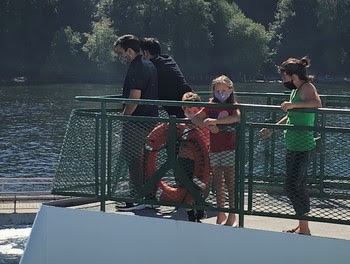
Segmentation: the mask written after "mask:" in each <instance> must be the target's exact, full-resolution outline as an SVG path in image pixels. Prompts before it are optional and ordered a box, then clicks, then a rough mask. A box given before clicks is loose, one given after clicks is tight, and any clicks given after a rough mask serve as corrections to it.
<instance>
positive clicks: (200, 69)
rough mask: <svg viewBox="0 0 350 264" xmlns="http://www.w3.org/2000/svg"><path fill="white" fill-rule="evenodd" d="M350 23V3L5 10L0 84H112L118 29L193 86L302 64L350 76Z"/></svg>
mask: <svg viewBox="0 0 350 264" xmlns="http://www.w3.org/2000/svg"><path fill="white" fill-rule="evenodd" d="M349 21H350V0H337V1H335V0H264V1H256V0H235V1H234V0H210V1H209V0H186V1H181V0H42V1H38V0H3V1H0V38H1V42H0V58H1V60H0V77H1V79H10V78H13V77H15V76H26V77H29V79H39V80H42V79H45V80H46V79H49V80H55V81H57V80H58V81H62V80H74V81H89V80H92V79H93V80H101V79H102V80H107V81H108V80H116V79H117V78H120V77H122V74H123V71H122V69H121V68H120V69H118V67H119V64H118V63H117V62H115V56H114V54H113V52H112V46H113V42H114V40H115V38H116V36H115V34H116V30H117V29H118V35H123V34H135V35H137V36H139V37H157V38H158V39H159V40H160V42H161V43H162V49H163V51H164V52H165V53H170V54H171V55H173V56H174V58H175V59H176V60H177V62H178V63H179V65H180V67H181V68H182V70H183V71H184V72H185V75H186V77H187V78H188V79H197V80H198V79H199V78H202V76H204V75H206V76H209V77H208V78H211V76H212V75H217V74H223V73H224V74H228V75H230V76H231V77H233V78H235V79H236V80H240V79H241V80H242V79H243V76H245V75H252V76H254V75H256V74H264V75H273V74H276V73H275V65H276V64H277V65H279V64H280V63H281V62H282V61H284V60H285V59H287V58H288V57H291V56H293V57H301V56H304V55H309V57H310V58H311V60H312V64H313V67H312V69H313V71H314V72H315V73H316V74H335V75H340V74H343V75H346V74H349V68H350V50H349V49H350V34H349V32H350V23H349ZM191 77H193V78H191Z"/></svg>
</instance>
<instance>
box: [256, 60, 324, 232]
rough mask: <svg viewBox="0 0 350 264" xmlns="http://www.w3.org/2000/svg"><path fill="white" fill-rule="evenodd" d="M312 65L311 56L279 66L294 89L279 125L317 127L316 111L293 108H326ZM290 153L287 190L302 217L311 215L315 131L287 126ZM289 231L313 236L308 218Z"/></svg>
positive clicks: (264, 131)
mask: <svg viewBox="0 0 350 264" xmlns="http://www.w3.org/2000/svg"><path fill="white" fill-rule="evenodd" d="M309 66H310V60H309V59H308V58H307V57H304V58H302V59H296V58H289V59H288V60H286V61H285V62H283V63H282V64H281V66H280V67H279V73H280V74H281V78H282V81H283V84H284V86H285V87H286V88H288V89H290V90H291V94H290V99H289V101H284V102H283V103H282V104H281V109H282V110H283V111H284V112H287V115H285V116H284V117H283V118H282V119H281V120H280V121H278V122H277V124H290V125H296V126H314V122H315V114H314V113H307V112H296V111H292V110H293V109H296V108H319V107H322V104H321V100H320V97H319V95H318V93H317V90H316V88H315V86H314V85H313V84H312V83H311V81H312V76H309V75H307V71H306V69H307V68H308V67H309ZM260 134H261V136H262V137H263V138H267V137H269V136H270V135H271V134H272V131H271V130H269V129H266V128H264V129H262V130H261V131H260ZM284 136H285V141H286V147H287V155H286V167H287V168H286V180H285V186H284V187H285V190H286V192H287V196H288V198H289V199H290V200H291V202H292V205H293V208H294V210H295V212H296V215H298V216H301V217H302V216H304V215H307V214H308V212H309V211H310V199H309V195H308V191H307V184H306V182H307V166H308V164H309V160H310V155H311V152H312V150H313V149H314V147H315V140H314V137H313V131H307V130H293V129H286V131H285V132H284ZM286 232H290V233H297V234H303V235H310V234H311V232H310V228H309V224H308V221H306V220H299V225H298V226H297V227H296V228H293V229H290V230H287V231H286Z"/></svg>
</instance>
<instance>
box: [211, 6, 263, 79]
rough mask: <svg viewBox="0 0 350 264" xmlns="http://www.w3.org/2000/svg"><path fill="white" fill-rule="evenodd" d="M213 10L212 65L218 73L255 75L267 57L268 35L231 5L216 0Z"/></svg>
mask: <svg viewBox="0 0 350 264" xmlns="http://www.w3.org/2000/svg"><path fill="white" fill-rule="evenodd" d="M212 9H213V10H214V12H213V13H214V20H215V24H214V25H213V28H212V30H213V35H214V50H213V66H214V67H215V68H216V71H217V74H219V73H220V72H224V73H226V74H229V75H231V76H235V78H239V76H242V75H243V74H256V73H258V72H259V71H260V69H261V67H262V65H263V63H264V61H265V60H266V59H267V58H268V54H269V49H268V46H267V44H268V42H269V35H268V34H267V32H266V31H265V29H264V27H263V26H262V25H261V24H258V23H254V22H253V21H252V20H251V19H249V18H247V17H245V16H244V14H243V13H242V12H241V10H240V9H239V8H238V6H237V5H236V4H234V3H233V4H228V3H227V2H226V1H220V0H218V1H215V3H212ZM215 68H214V69H213V70H212V71H215Z"/></svg>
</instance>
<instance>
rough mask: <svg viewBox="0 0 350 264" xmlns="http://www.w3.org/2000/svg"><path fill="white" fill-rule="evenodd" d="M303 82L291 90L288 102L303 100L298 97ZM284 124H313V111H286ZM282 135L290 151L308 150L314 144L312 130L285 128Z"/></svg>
mask: <svg viewBox="0 0 350 264" xmlns="http://www.w3.org/2000/svg"><path fill="white" fill-rule="evenodd" d="M304 84H305V83H303V84H302V85H301V86H300V87H299V88H298V89H295V90H293V91H292V92H291V94H290V98H289V102H292V103H295V102H302V101H303V100H302V99H301V97H300V91H301V87H302V86H303V85H304ZM286 124H290V125H296V126H314V125H315V113H305V112H293V111H288V119H287V123H286ZM284 137H285V140H286V146H287V149H288V150H291V151H309V150H312V149H313V148H314V147H315V145H316V143H315V139H314V132H313V131H306V130H295V129H294V130H292V129H286V130H285V131H284Z"/></svg>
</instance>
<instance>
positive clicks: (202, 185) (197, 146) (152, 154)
mask: <svg viewBox="0 0 350 264" xmlns="http://www.w3.org/2000/svg"><path fill="white" fill-rule="evenodd" d="M168 129H169V125H168V124H165V123H164V124H161V125H159V126H157V127H155V128H154V129H153V130H152V131H151V133H150V134H149V135H148V137H147V141H146V145H145V158H144V177H145V180H146V181H147V180H150V179H151V178H152V177H153V175H154V174H155V173H156V171H157V166H156V163H157V154H158V152H159V151H160V149H161V148H162V147H163V146H164V145H165V144H166V142H167V138H168ZM176 138H177V140H179V141H186V144H187V146H188V147H189V149H190V151H191V152H192V154H193V160H194V172H193V177H192V181H193V183H194V185H195V186H196V187H197V189H198V191H199V192H203V191H204V190H206V189H207V187H208V184H209V180H210V162H209V150H208V145H209V144H208V142H207V141H208V140H209V137H208V135H206V134H205V132H204V131H203V130H200V129H190V128H188V126H186V125H185V124H179V125H177V131H176ZM155 197H156V198H157V199H158V200H159V201H165V202H178V203H180V202H185V203H193V198H192V196H191V195H190V194H189V192H188V191H187V190H186V189H185V188H184V187H172V186H170V185H169V184H167V183H166V182H164V181H162V180H160V181H159V182H158V183H157V186H156V190H155Z"/></svg>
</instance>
